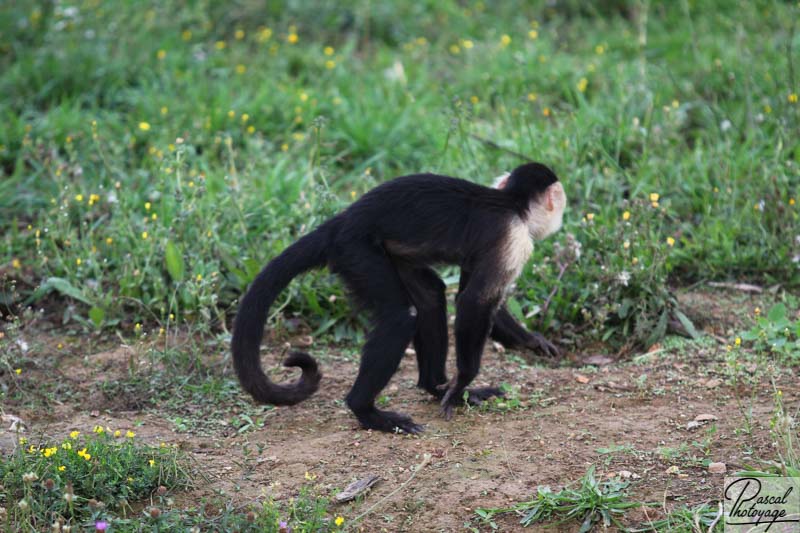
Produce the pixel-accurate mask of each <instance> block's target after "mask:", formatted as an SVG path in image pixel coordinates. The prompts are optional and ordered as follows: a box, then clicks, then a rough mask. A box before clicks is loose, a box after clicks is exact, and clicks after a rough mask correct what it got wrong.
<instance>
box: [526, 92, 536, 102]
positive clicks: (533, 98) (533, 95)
mask: <svg viewBox="0 0 800 533" xmlns="http://www.w3.org/2000/svg"><path fill="white" fill-rule="evenodd" d="M537 98H538V96H536V93H528V101H529V102H535V101H536V99H537Z"/></svg>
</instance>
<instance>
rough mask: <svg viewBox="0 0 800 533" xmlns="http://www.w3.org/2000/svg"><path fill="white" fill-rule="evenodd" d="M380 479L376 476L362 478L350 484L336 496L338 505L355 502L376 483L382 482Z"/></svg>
mask: <svg viewBox="0 0 800 533" xmlns="http://www.w3.org/2000/svg"><path fill="white" fill-rule="evenodd" d="M380 479H381V478H380V477H379V476H376V475H369V476H367V477H365V478H361V479H359V480H358V481H354V482H352V483H350V484H349V485H348V486H347V487H345V489H344V490H343V491H342V492H340V493H339V494H337V495H336V501H337V502H338V503H344V502H349V501H350V500H355V499H356V498H357V497H358V496H360V495H361V494H363V493H365V492H366V491H368V490H369V489H370V488H371V487H372V486H373V485H374V484H375V483H377V482H378V481H380Z"/></svg>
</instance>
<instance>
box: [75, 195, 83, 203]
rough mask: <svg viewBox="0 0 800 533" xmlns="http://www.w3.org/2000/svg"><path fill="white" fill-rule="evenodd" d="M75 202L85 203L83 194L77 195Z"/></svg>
mask: <svg viewBox="0 0 800 533" xmlns="http://www.w3.org/2000/svg"><path fill="white" fill-rule="evenodd" d="M75 201H76V202H78V203H81V202H82V201H83V195H82V194H76V195H75Z"/></svg>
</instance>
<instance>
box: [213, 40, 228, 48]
mask: <svg viewBox="0 0 800 533" xmlns="http://www.w3.org/2000/svg"><path fill="white" fill-rule="evenodd" d="M214 46H215V47H216V48H217V50H225V47H226V46H227V44H226V43H225V41H217V42H216V43H214Z"/></svg>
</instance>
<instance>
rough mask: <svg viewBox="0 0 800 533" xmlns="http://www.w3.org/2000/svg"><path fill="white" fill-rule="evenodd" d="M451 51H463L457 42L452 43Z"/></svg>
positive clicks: (454, 52)
mask: <svg viewBox="0 0 800 533" xmlns="http://www.w3.org/2000/svg"><path fill="white" fill-rule="evenodd" d="M450 53H451V54H459V53H461V48H460V47H459V46H458V45H457V44H451V45H450Z"/></svg>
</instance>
